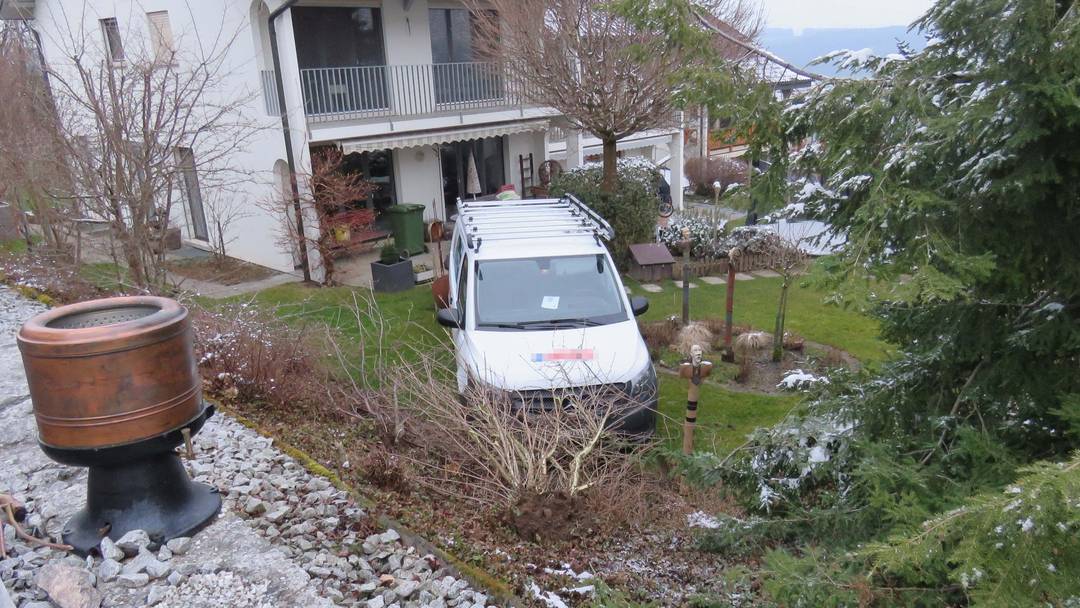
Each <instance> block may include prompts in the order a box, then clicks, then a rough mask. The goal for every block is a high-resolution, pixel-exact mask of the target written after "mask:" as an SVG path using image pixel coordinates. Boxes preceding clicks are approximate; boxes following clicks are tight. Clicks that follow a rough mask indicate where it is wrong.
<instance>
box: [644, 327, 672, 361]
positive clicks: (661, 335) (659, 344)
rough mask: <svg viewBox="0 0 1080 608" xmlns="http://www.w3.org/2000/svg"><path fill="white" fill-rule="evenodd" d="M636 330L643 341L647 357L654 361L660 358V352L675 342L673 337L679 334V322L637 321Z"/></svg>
mask: <svg viewBox="0 0 1080 608" xmlns="http://www.w3.org/2000/svg"><path fill="white" fill-rule="evenodd" d="M638 329H639V330H640V331H641V337H642V338H643V339H644V340H645V346H646V347H647V348H648V349H649V355H650V356H651V357H652V358H653V359H656V358H658V357H659V356H660V351H662V350H664V349H665V348H667V347H669V346H671V344H672V343H673V342H675V336H676V335H678V333H679V322H678V320H675V319H664V320H663V321H644V322H643V321H638Z"/></svg>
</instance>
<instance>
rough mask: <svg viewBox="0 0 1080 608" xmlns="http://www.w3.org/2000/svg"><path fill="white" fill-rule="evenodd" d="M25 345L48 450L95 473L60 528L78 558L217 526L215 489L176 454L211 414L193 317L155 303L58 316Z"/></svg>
mask: <svg viewBox="0 0 1080 608" xmlns="http://www.w3.org/2000/svg"><path fill="white" fill-rule="evenodd" d="M18 343H19V349H20V350H21V351H22V358H23V366H24V367H25V369H26V378H27V382H28V383H29V385H30V398H31V400H32V401H33V404H34V417H35V418H36V420H37V426H38V437H39V443H40V445H41V448H42V450H44V451H45V453H46V454H48V456H49V457H50V458H52V459H54V460H56V461H58V462H61V463H64V464H70V465H75V466H84V467H89V469H90V471H89V475H88V482H87V484H88V487H87V507H86V508H84V509H83V510H82V511H80V512H79V513H78V514H76V515H75V517H74V518H72V520H71V521H69V522H68V523H67V525H66V526H65V530H64V541H65V542H66V543H67V544H70V545H72V546H74V547H75V551H76V552H77V553H80V554H84V555H85V554H87V553H90V552H92V551H94V550H95V548H96V547H97V546H98V544H99V543H100V542H101V537H102V536H104V535H107V536H109V537H111V538H113V539H116V538H119V537H120V536H122V535H123V534H124V533H126V532H128V531H129V530H134V529H142V530H145V531H146V532H147V533H149V534H150V536H151V539H153V540H154V541H156V542H165V541H166V540H168V539H170V538H175V537H177V536H187V535H190V534H191V533H193V532H194V531H196V530H197V529H199V528H200V527H202V526H203V525H205V524H206V523H208V522H209V521H210V519H212V518H213V516H214V515H215V514H216V513H217V511H218V510H219V509H220V505H221V500H220V497H219V496H218V495H217V491H216V490H214V489H213V488H210V487H208V486H205V485H203V484H197V483H193V482H192V481H191V480H190V479H189V478H188V475H187V472H186V471H185V470H184V467H183V464H182V463H181V462H180V458H179V456H178V455H177V454H176V453H175V452H174V451H173V450H174V448H175V447H176V446H177V445H179V444H180V443H181V442H182V441H183V440H184V438H185V437H190V436H191V435H192V434H194V433H196V432H198V431H199V429H201V428H202V426H203V423H204V422H205V420H206V419H207V418H208V417H209V416H211V415H212V414H213V409H212V408H210V407H208V406H207V405H206V404H205V402H203V400H202V393H201V382H200V379H199V375H198V370H197V368H196V363H195V356H194V352H193V349H192V335H191V327H190V322H189V319H188V312H187V309H185V308H184V307H183V306H181V305H180V304H179V303H177V302H176V301H174V300H170V299H168V298H157V297H148V296H137V297H126V298H108V299H104V300H92V301H89V302H82V303H79V304H73V305H70V306H62V307H59V308H55V309H52V310H49V311H47V312H44V313H42V314H40V315H37V316H36V317H34V318H32V319H30V320H29V321H27V322H26V323H25V324H24V325H23V327H22V329H21V330H20V331H19V335H18Z"/></svg>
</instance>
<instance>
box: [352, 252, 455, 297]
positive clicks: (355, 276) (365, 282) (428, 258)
mask: <svg viewBox="0 0 1080 608" xmlns="http://www.w3.org/2000/svg"><path fill="white" fill-rule="evenodd" d="M381 245H382V242H376V243H373V244H372V247H371V249H368V250H365V251H359V252H357V253H351V254H349V255H347V256H343V257H340V258H338V259H336V260H334V263H335V266H334V278H335V279H336V280H337V282H338V283H340V284H342V285H347V286H349V287H362V288H365V289H370V288H371V263H372V262H376V261H378V259H379V247H380V246H381ZM442 250H443V254H444V255H445V254H446V253H448V252H449V251H450V244H449V243H448V242H446V243H443V247H442ZM436 251H437V249H436V247H435V244H434V243H427V251H425V252H424V253H420V254H417V255H414V256H412V257H411V258H409V261H411V262H412V264H413V269H414V270H418V269H419V268H420V267H421V266H422V267H423V268H425V269H426V270H429V271H430V270H433V269H434V268H435V265H436V263H437V262H436V261H435V252H436Z"/></svg>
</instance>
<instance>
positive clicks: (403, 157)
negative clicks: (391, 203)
mask: <svg viewBox="0 0 1080 608" xmlns="http://www.w3.org/2000/svg"><path fill="white" fill-rule="evenodd" d="M393 154H394V182H395V183H396V185H397V195H398V196H397V201H398V202H399V203H416V204H420V205H424V206H425V207H426V209H424V219H425V220H429V219H434V218H435V217H436V216H437V215H441V214H442V212H443V209H442V204H441V203H442V197H443V189H442V179H441V161H440V160H439V153H438V152H437V151H436V150H435V149H434V148H433V147H431V146H423V147H417V148H403V149H400V150H394V152H393Z"/></svg>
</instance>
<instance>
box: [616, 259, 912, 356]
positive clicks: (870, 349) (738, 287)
mask: <svg viewBox="0 0 1080 608" xmlns="http://www.w3.org/2000/svg"><path fill="white" fill-rule="evenodd" d="M692 282H693V283H694V284H695V285H697V287H695V288H692V289H691V290H690V319H691V320H693V319H702V318H710V317H711V318H717V319H723V318H724V299H725V292H726V289H727V287H726V286H725V285H724V284H720V285H709V284H708V283H705V282H704V281H701V280H698V279H695V280H693V281H692ZM780 282H781V281H780V279H779V278H755V279H753V280H750V281H737V282H736V283H735V315H734V316H735V323H736V324H737V325H751V326H753V327H754V328H755V329H759V330H762V331H766V332H769V333H772V330H773V327H774V325H775V323H776V310H777V306H778V305H779V301H780ZM801 283H802V280H801V279H796V280H795V281H794V282H793V283H792V286H791V288H790V290H789V291H788V312H787V323H786V325H785V328H786V329H787V331H790V332H792V333H797V334H799V335H801V336H803V337H804V338H806V339H807V340H810V341H812V342H818V343H821V344H826V345H828V346H833V347H836V348H839V349H841V350H845V351H847V352H849V353H851V354H852V355H853V356H854V357H855V358H857V359H858V360H859V361H861V362H863V363H876V362H880V361H882V360H883V359H885V358H886V357H887V356H888V355H889V353H890V352H891V347H890V346H889V345H888V344H886V343H885V342H883V341H882V340H881V339H880V338H879V333H880V330H879V326H878V323H877V321H876V320H875V319H873V318H871V317H868V316H866V315H863V314H861V313H859V312H856V311H855V310H850V309H844V308H840V307H839V306H832V305H829V304H825V303H824V298H825V297H826V295H827V294H826V293H825V292H824V291H821V290H819V289H815V288H812V287H805V286H803V285H802V284H801ZM626 284H627V285H628V286H629V287H630V289H631V291H632V292H633V294H634V295H640V296H645V297H647V298H648V299H649V312H647V313H646V314H645V316H644V319H645V320H657V319H664V318H667V317H669V316H672V315H675V316H681V315H682V290H681V289H679V288H677V287H675V284H674V283H673V282H671V281H664V282H663V283H662V284H661V287H663V288H664V291H663V292H660V293H649V292H647V291H645V290H643V289H641V286H640V284H639V283H638V282H637V281H634V280H633V279H629V278H628V279H626Z"/></svg>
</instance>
